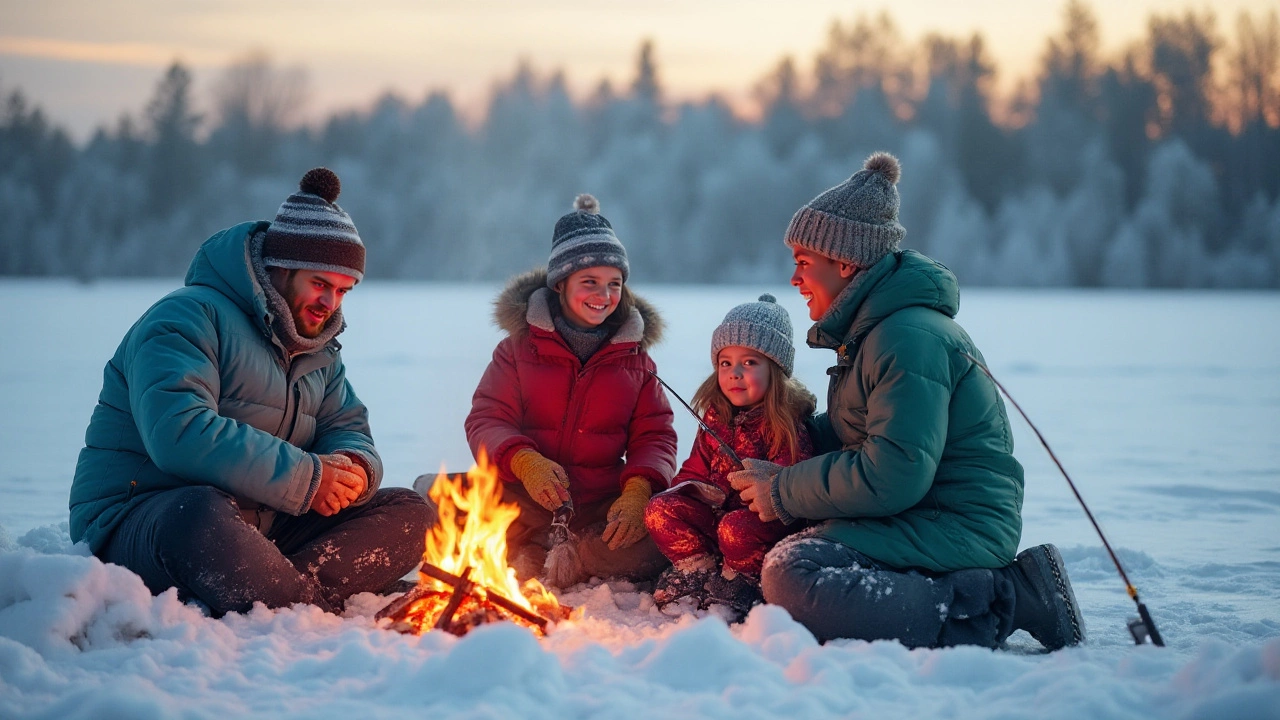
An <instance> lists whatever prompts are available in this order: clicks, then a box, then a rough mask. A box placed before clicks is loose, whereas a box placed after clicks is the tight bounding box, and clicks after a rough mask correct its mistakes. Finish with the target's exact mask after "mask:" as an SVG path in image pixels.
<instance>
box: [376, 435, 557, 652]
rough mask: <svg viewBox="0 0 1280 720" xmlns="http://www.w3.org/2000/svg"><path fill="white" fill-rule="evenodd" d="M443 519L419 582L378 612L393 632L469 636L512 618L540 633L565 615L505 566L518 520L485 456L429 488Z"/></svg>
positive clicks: (534, 584) (545, 593) (431, 534)
mask: <svg viewBox="0 0 1280 720" xmlns="http://www.w3.org/2000/svg"><path fill="white" fill-rule="evenodd" d="M430 495H431V499H432V500H434V501H435V503H436V506H437V507H438V508H439V510H440V521H439V522H438V523H436V525H435V527H433V528H432V529H431V530H429V531H428V532H427V546H426V550H425V552H424V553H423V556H422V566H421V567H420V568H419V571H418V584H417V586H416V587H414V588H413V589H412V590H410V591H409V592H407V593H405V594H404V595H403V596H401V597H399V598H397V599H396V600H393V601H392V602H391V603H390V604H388V605H387V606H386V607H384V608H383V609H382V610H381V611H379V612H378V614H377V615H376V618H377V619H378V620H382V619H384V618H385V619H388V620H389V621H390V623H389V627H390V628H391V629H393V630H398V631H400V632H404V633H414V634H422V633H424V632H427V631H429V630H432V629H433V628H434V629H440V630H445V631H446V632H451V633H453V634H455V635H465V634H466V633H467V632H468V631H469V630H470V629H471V628H473V627H475V626H476V625H479V624H481V623H486V622H494V621H500V620H509V621H511V622H514V623H517V624H520V625H523V626H525V627H528V628H530V629H531V630H533V631H534V632H535V633H537V634H538V635H539V636H541V635H544V634H545V633H546V629H547V625H548V623H549V622H553V621H556V620H562V619H564V618H566V617H568V610H569V608H567V607H562V606H561V605H560V603H559V602H557V601H556V598H555V596H554V595H552V594H551V592H550V591H549V590H547V589H546V588H545V587H543V586H542V583H540V582H538V581H537V580H535V579H529V580H527V581H525V583H524V584H523V585H521V584H520V583H519V581H518V580H517V579H516V572H515V570H514V569H512V568H511V567H510V566H508V565H507V528H508V527H509V526H510V525H511V523H512V522H514V521H515V519H516V518H517V517H519V515H520V509H519V508H518V507H517V506H515V505H510V504H504V503H503V502H502V487H501V482H500V481H499V480H498V471H497V469H496V468H495V467H494V466H493V465H491V464H490V463H489V461H488V458H487V457H486V456H485V454H484V453H483V452H481V453H480V457H479V460H478V462H477V464H476V466H475V467H473V468H471V470H469V471H468V472H467V473H466V474H446V473H443V472H442V473H440V475H438V476H437V477H436V480H435V483H434V484H433V485H432V486H431V491H430Z"/></svg>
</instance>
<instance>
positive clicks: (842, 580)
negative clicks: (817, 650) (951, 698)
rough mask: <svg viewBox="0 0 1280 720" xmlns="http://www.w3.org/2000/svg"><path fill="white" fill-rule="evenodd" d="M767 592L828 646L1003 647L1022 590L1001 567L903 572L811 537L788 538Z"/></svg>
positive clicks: (771, 563)
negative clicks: (835, 642)
mask: <svg viewBox="0 0 1280 720" xmlns="http://www.w3.org/2000/svg"><path fill="white" fill-rule="evenodd" d="M761 589H762V590H763V592H764V598H765V600H766V601H767V602H769V603H772V604H774V605H781V606H782V607H784V608H786V610H787V611H788V612H790V613H791V616H792V617H793V618H795V619H796V621H798V622H799V623H800V624H802V625H804V626H805V627H807V628H808V629H809V631H810V632H812V633H813V634H814V637H816V638H817V639H818V640H819V641H820V642H826V641H827V640H832V639H834V638H854V639H858V640H883V639H890V640H899V641H901V642H902V644H903V645H906V646H907V647H945V646H950V645H982V646H985V647H996V646H997V645H999V644H1000V643H1001V642H1003V641H1004V639H1005V638H1007V637H1008V636H1009V634H1010V633H1012V632H1013V607H1014V587H1013V583H1012V582H1011V581H1010V580H1009V579H1008V578H1006V577H1005V574H1004V573H1003V571H1001V570H986V569H973V570H957V571H955V572H950V573H924V572H920V571H916V570H896V569H893V568H890V567H887V566H885V565H883V564H881V563H879V562H876V561H875V560H872V559H871V558H869V557H867V556H866V555H863V554H861V553H859V552H857V551H856V550H853V549H851V548H849V547H846V546H844V545H841V544H840V543H837V542H833V541H830V540H824V539H821V538H816V537H809V536H807V535H796V536H792V537H790V538H787V539H785V540H783V541H782V542H780V543H778V545H777V546H776V547H775V548H774V549H773V550H772V551H771V552H770V553H769V554H768V556H767V557H766V558H765V563H764V574H763V576H762V578H761Z"/></svg>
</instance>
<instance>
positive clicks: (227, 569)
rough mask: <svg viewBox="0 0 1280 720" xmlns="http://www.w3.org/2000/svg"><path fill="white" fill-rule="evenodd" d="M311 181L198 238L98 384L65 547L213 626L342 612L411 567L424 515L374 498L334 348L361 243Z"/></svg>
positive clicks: (373, 459) (357, 415) (391, 495)
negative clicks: (294, 610)
mask: <svg viewBox="0 0 1280 720" xmlns="http://www.w3.org/2000/svg"><path fill="white" fill-rule="evenodd" d="M340 190H341V186H340V184H339V182H338V178H337V176H336V175H334V174H333V173H332V172H331V171H329V170H327V169H325V168H316V169H314V170H311V171H310V172H308V173H307V174H306V175H305V176H304V177H303V179H302V182H301V183H300V187H299V192H297V193H294V194H293V195H290V196H289V198H288V199H287V200H286V201H285V202H284V204H282V205H281V206H280V210H279V212H278V213H277V214H276V217H275V220H274V221H273V222H270V223H267V222H248V223H242V224H240V225H236V226H235V227H232V228H228V229H226V230H223V231H221V232H219V233H217V234H216V235H214V236H213V237H211V238H209V239H208V240H206V241H205V242H204V244H203V245H202V246H201V247H200V249H199V251H197V252H196V256H195V258H194V259H193V260H192V261H191V267H190V269H189V270H188V271H187V278H186V283H185V287H183V288H181V289H179V290H176V291H174V292H172V293H170V294H169V295H167V296H166V297H164V298H162V299H161V300H160V301H158V302H157V303H156V304H155V305H153V306H151V308H150V309H149V310H147V311H146V313H144V314H143V316H142V317H141V318H140V319H139V320H138V321H137V322H136V323H134V325H133V327H132V328H130V330H129V332H128V333H127V334H126V335H125V337H124V340H123V341H122V342H121V343H120V347H119V348H118V349H117V350H116V354H115V356H114V357H113V358H112V359H111V361H110V362H109V363H107V366H106V369H105V371H104V378H103V386H102V393H101V395H100V396H99V398H98V405H97V407H95V408H94V411H93V416H92V418H91V419H90V421H89V429H88V430H87V432H86V433H85V447H84V449H83V450H81V452H80V459H79V462H78V463H77V465H76V474H75V480H74V482H73V483H72V486H71V498H70V510H71V537H72V539H73V540H75V541H76V542H79V541H82V540H83V541H84V542H86V543H87V544H88V545H89V548H90V550H92V551H93V553H94V554H95V555H97V556H98V557H99V558H101V559H103V560H104V561H107V562H112V563H116V564H119V565H123V566H125V567H127V568H129V569H130V570H133V571H134V572H136V573H137V574H138V575H139V576H141V577H142V579H143V581H144V582H146V584H147V586H148V587H149V588H150V589H151V591H152V592H154V593H160V592H163V591H164V590H167V589H168V588H171V587H175V588H177V589H178V594H179V597H181V598H183V599H184V600H188V599H194V600H198V601H200V602H202V603H204V604H205V605H206V606H208V608H209V609H210V611H211V612H212V613H214V614H215V615H221V614H223V613H226V612H233V611H234V612H243V611H246V610H248V609H250V608H251V607H252V606H253V604H254V603H255V602H262V603H264V604H266V605H267V607H272V608H275V607H283V606H288V605H290V604H293V603H299V602H301V603H311V604H315V605H318V606H320V607H323V608H325V609H326V610H333V611H338V610H340V609H341V608H342V605H343V603H344V601H345V600H346V598H347V597H349V596H351V595H353V594H355V593H358V592H378V591H383V590H385V589H388V587H389V586H391V585H392V584H394V583H395V582H396V581H397V580H398V579H399V578H400V577H402V576H403V575H405V574H406V573H407V572H409V571H410V570H412V569H413V567H414V566H415V565H416V564H417V562H418V561H419V560H420V559H421V556H422V551H423V545H424V543H425V536H426V531H427V529H428V527H429V526H430V525H431V524H432V523H433V522H434V518H435V511H434V509H433V508H432V507H431V506H430V505H429V504H428V503H427V502H426V501H424V500H423V499H422V498H421V497H420V496H419V495H418V494H417V493H415V492H413V491H412V490H409V489H400V488H398V489H389V490H379V489H378V488H379V484H380V483H381V480H382V460H381V458H379V456H378V452H377V450H376V449H374V445H373V438H372V436H371V434H370V430H369V421H368V413H367V411H366V409H365V406H364V405H363V404H362V403H361V402H360V400H359V398H357V397H356V394H355V392H354V391H353V390H352V388H351V384H350V383H348V382H347V379H346V371H345V368H344V366H343V364H342V356H341V354H340V352H339V351H340V348H341V346H340V345H339V344H338V342H337V340H336V339H335V337H336V336H337V335H338V333H340V332H341V331H342V330H343V328H344V327H345V322H344V321H343V318H342V311H341V305H342V299H343V297H344V296H345V295H346V293H347V292H348V291H349V290H351V289H352V288H353V287H354V286H355V284H356V283H357V282H359V281H360V280H361V279H362V278H363V276H364V257H365V249H364V244H363V243H362V242H361V240H360V236H359V234H357V232H356V228H355V225H354V224H353V223H352V222H351V218H350V216H348V215H347V213H346V212H344V211H343V210H342V208H340V207H338V205H336V204H335V202H334V201H335V200H337V197H338V193H339V192H340Z"/></svg>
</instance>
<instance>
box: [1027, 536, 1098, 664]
mask: <svg viewBox="0 0 1280 720" xmlns="http://www.w3.org/2000/svg"><path fill="white" fill-rule="evenodd" d="M1028 553H1029V554H1031V553H1035V554H1037V555H1042V556H1043V559H1044V561H1043V562H1036V563H1028V564H1032V565H1034V567H1035V572H1037V573H1038V574H1039V576H1040V579H1041V581H1042V583H1043V586H1045V587H1050V588H1053V590H1054V592H1053V596H1052V597H1048V598H1041V599H1042V600H1044V601H1045V602H1046V603H1047V604H1049V605H1051V606H1052V607H1053V608H1054V610H1055V611H1057V614H1058V617H1060V618H1061V617H1065V618H1067V620H1068V621H1069V622H1068V623H1063V624H1060V625H1059V627H1058V630H1059V632H1058V633H1057V634H1058V636H1059V637H1061V638H1063V640H1062V641H1061V642H1058V641H1056V638H1055V639H1054V640H1055V642H1046V640H1045V639H1044V638H1040V637H1036V640H1037V641H1039V642H1040V644H1041V645H1044V646H1045V647H1046V648H1048V649H1049V650H1051V651H1052V650H1059V649H1061V648H1064V647H1071V646H1073V645H1079V644H1081V643H1083V642H1084V638H1085V630H1084V616H1083V615H1082V614H1081V613H1080V603H1078V602H1076V594H1075V592H1074V591H1073V590H1072V589H1071V582H1070V581H1069V580H1068V579H1067V571H1066V563H1065V562H1063V560H1062V553H1060V552H1058V548H1056V547H1054V546H1053V545H1040V546H1038V547H1035V548H1032V549H1031V550H1030V551H1028ZM1028 574H1030V573H1028ZM1032 637H1035V635H1034V634H1033V635H1032Z"/></svg>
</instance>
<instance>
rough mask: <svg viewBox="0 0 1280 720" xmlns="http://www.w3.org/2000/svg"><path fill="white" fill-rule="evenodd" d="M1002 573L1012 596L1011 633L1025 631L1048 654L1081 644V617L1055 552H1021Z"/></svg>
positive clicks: (1052, 549)
mask: <svg viewBox="0 0 1280 720" xmlns="http://www.w3.org/2000/svg"><path fill="white" fill-rule="evenodd" d="M1006 570H1007V574H1008V576H1009V578H1010V579H1011V580H1013V586H1014V592H1015V596H1014V609H1013V627H1014V629H1015V630H1026V631H1027V632H1028V633H1030V634H1031V637H1033V638H1035V639H1036V640H1037V641H1038V642H1039V643H1040V644H1041V645H1044V646H1045V647H1046V648H1047V649H1049V650H1050V651H1053V650H1058V649H1061V648H1064V647H1070V646H1073V645H1079V644H1080V643H1083V642H1084V616H1083V615H1081V614H1080V604H1079V603H1077V602H1076V595H1075V593H1074V592H1073V591H1072V590H1071V581H1070V580H1069V579H1067V566H1066V563H1064V562H1063V561H1062V555H1061V554H1060V553H1059V552H1058V548H1056V547H1054V546H1053V545H1049V544H1045V545H1037V546H1035V547H1033V548H1028V549H1026V550H1023V551H1022V552H1020V553H1018V556H1017V557H1016V558H1014V560H1013V564H1012V565H1010V566H1009V567H1008V568H1007V569H1006Z"/></svg>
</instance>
